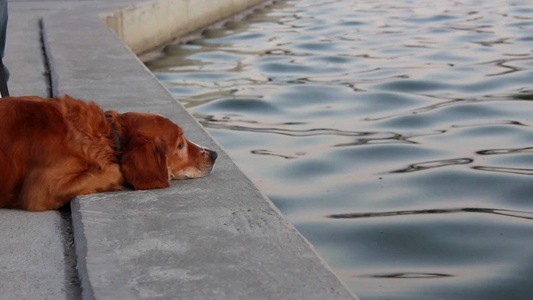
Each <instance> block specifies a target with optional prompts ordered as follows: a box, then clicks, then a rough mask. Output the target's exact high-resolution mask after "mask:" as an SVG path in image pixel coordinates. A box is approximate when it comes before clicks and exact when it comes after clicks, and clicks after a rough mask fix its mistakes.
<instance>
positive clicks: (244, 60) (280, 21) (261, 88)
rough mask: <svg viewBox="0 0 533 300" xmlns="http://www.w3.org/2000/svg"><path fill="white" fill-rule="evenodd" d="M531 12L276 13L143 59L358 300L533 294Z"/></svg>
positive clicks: (509, 6) (315, 0)
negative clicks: (154, 57)
mask: <svg viewBox="0 0 533 300" xmlns="http://www.w3.org/2000/svg"><path fill="white" fill-rule="evenodd" d="M532 49H533V3H532V2H531V1H529V0H528V1H525V0H524V1H520V0H515V1H513V0H509V1H489V0H484V1H483V0H477V1H476V0H461V1H451V0H442V1H430V0H425V1H424V0H403V1H385V0H372V1H370V0H342V1H339V0H329V1H328V0H298V1H278V2H274V4H273V5H271V6H269V7H266V8H264V9H259V10H256V11H255V12H254V13H253V14H252V15H250V16H248V17H246V18H245V19H243V20H241V21H229V22H227V23H226V24H225V25H224V26H223V27H222V28H218V29H208V30H205V32H204V34H203V36H202V37H201V38H199V39H195V40H192V41H190V42H188V43H187V44H174V45H169V46H167V47H166V48H165V54H166V56H165V57H163V58H161V59H159V60H157V61H152V62H150V63H148V66H149V67H150V68H151V69H152V70H153V72H154V73H155V74H156V75H157V77H158V78H159V79H160V80H161V81H162V82H164V83H165V85H166V86H167V87H168V88H169V89H170V90H171V91H172V92H173V93H174V95H175V96H176V98H177V99H179V101H181V102H182V103H183V104H184V105H185V106H186V107H188V108H189V109H190V111H191V112H192V113H193V114H194V115H195V116H196V117H197V118H198V119H199V120H200V122H201V123H202V124H203V125H204V126H206V127H207V128H208V130H209V132H210V133H211V134H212V135H213V136H214V137H215V139H217V140H218V141H219V142H220V143H221V144H222V145H223V147H224V148H225V149H226V150H227V151H228V152H229V154H230V155H231V156H232V157H233V158H234V159H235V161H236V162H237V164H238V165H239V166H240V167H241V168H242V169H243V170H244V171H245V172H246V173H247V174H248V175H249V176H250V177H251V178H253V179H254V181H255V182H256V183H257V184H258V185H259V187H260V188H261V189H262V190H263V191H264V192H265V193H266V194H267V195H268V196H269V197H270V198H271V199H272V201H274V202H275V204H276V205H277V206H278V207H279V208H280V209H281V211H282V212H283V213H284V214H285V215H286V216H287V217H288V218H289V220H290V221H291V222H292V223H293V224H294V225H295V226H296V227H297V228H298V229H299V230H300V232H301V233H302V234H303V235H304V236H305V237H306V238H307V239H309V241H310V242H311V243H312V244H313V245H314V246H315V247H316V249H317V250H318V252H319V253H320V254H321V256H322V257H324V258H325V259H326V261H327V262H328V263H329V264H330V265H331V266H332V267H333V269H335V271H336V273H337V274H338V275H339V276H340V277H341V278H342V279H343V280H344V281H345V282H346V283H347V284H348V286H349V287H350V288H352V289H353V290H354V292H355V293H356V294H357V295H358V296H359V297H361V299H363V300H367V299H533V298H532V297H533V288H532V287H533V176H532V175H533V128H532V125H533V120H532V118H533V103H532V100H533V51H532Z"/></svg>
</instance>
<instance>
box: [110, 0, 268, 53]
mask: <svg viewBox="0 0 533 300" xmlns="http://www.w3.org/2000/svg"><path fill="white" fill-rule="evenodd" d="M262 2H265V0H158V1H148V2H143V3H138V4H133V5H131V6H127V7H123V8H118V9H114V10H111V11H106V12H103V13H101V14H100V17H101V18H102V20H104V22H105V23H106V24H107V25H108V26H109V27H110V28H111V29H112V30H113V31H114V32H115V33H116V34H117V35H118V37H119V38H120V39H121V40H122V41H123V42H124V43H126V45H128V47H130V48H131V49H132V51H133V52H135V53H136V54H140V53H142V52H145V51H148V50H151V49H153V48H155V47H157V46H160V45H162V44H163V43H165V42H168V41H170V40H172V39H174V38H176V37H178V36H182V35H185V34H187V33H191V32H193V31H195V30H198V29H200V28H202V27H205V26H207V25H209V24H212V23H214V22H216V21H219V20H222V19H224V18H227V17H230V16H232V15H234V14H236V13H238V12H241V11H243V10H245V9H247V8H249V7H252V6H254V5H258V4H260V3H262Z"/></svg>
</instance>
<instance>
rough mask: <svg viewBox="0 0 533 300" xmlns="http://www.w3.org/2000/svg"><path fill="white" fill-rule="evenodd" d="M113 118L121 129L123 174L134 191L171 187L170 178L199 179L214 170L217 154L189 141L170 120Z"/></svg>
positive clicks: (158, 117) (133, 116)
mask: <svg viewBox="0 0 533 300" xmlns="http://www.w3.org/2000/svg"><path fill="white" fill-rule="evenodd" d="M106 113H107V114H109V113H111V114H113V113H115V112H106ZM114 115H115V118H116V120H117V123H118V127H120V128H117V130H118V131H120V137H121V142H120V143H121V147H122V158H121V171H122V173H123V175H124V177H125V179H126V180H127V181H128V182H129V183H130V184H131V185H132V186H133V187H134V188H135V189H154V188H163V187H168V186H169V181H170V179H187V178H199V177H203V176H206V175H208V174H210V173H211V171H212V170H213V166H214V164H215V160H216V158H217V153H216V152H215V151H213V150H210V149H207V148H204V147H201V146H198V145H196V144H194V143H192V142H191V141H189V140H188V139H187V138H185V136H184V135H183V129H181V128H180V127H179V126H178V125H176V124H174V123H173V122H172V121H170V120H169V119H167V118H165V117H163V116H161V115H158V114H150V113H136V112H129V113H124V114H117V113H115V114H114Z"/></svg>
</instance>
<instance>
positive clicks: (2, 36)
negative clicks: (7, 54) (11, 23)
mask: <svg viewBox="0 0 533 300" xmlns="http://www.w3.org/2000/svg"><path fill="white" fill-rule="evenodd" d="M6 35H7V0H0V55H2V58H4V50H5V47H6ZM4 70H5V72H6V79H9V70H8V69H7V68H6V66H5V65H4Z"/></svg>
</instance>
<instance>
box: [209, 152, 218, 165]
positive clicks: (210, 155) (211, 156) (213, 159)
mask: <svg viewBox="0 0 533 300" xmlns="http://www.w3.org/2000/svg"><path fill="white" fill-rule="evenodd" d="M217 157H218V153H217V152H216V151H213V150H209V158H210V159H211V161H212V162H214V161H215V160H216V159H217Z"/></svg>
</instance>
